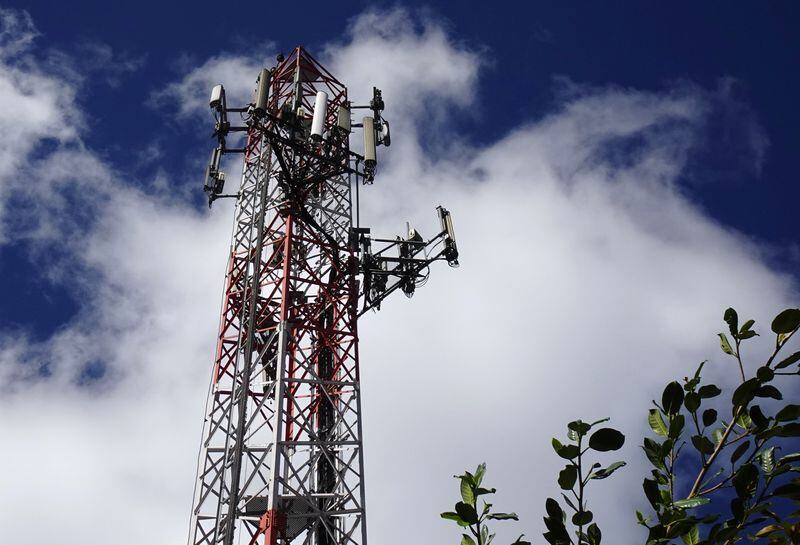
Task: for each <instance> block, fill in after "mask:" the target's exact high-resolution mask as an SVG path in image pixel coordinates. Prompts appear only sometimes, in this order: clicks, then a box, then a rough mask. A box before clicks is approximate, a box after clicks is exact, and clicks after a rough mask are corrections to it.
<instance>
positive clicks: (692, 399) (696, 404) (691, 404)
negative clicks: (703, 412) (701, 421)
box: [683, 392, 700, 413]
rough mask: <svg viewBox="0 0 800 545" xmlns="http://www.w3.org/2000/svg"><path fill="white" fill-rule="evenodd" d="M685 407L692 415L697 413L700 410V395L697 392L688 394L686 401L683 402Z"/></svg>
mask: <svg viewBox="0 0 800 545" xmlns="http://www.w3.org/2000/svg"><path fill="white" fill-rule="evenodd" d="M683 406H684V407H686V410H688V411H689V412H690V413H693V412H695V411H696V410H697V409H699V408H700V395H699V394H697V393H695V392H689V393H688V394H686V399H684V400H683Z"/></svg>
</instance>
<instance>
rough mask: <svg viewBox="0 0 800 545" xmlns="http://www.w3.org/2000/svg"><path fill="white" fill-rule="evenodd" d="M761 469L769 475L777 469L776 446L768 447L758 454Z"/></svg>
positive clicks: (757, 458)
mask: <svg viewBox="0 0 800 545" xmlns="http://www.w3.org/2000/svg"><path fill="white" fill-rule="evenodd" d="M756 460H758V464H759V465H760V466H761V471H763V472H764V473H766V474H767V475H769V474H770V473H772V472H773V471H774V470H775V447H768V448H765V449H763V450H762V451H761V452H759V453H758V454H756Z"/></svg>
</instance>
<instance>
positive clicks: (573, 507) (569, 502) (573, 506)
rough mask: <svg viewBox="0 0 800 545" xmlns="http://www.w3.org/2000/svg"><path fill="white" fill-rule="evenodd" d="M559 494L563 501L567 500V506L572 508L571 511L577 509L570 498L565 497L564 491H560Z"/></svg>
mask: <svg viewBox="0 0 800 545" xmlns="http://www.w3.org/2000/svg"><path fill="white" fill-rule="evenodd" d="M561 496H562V497H563V498H564V501H565V502H567V505H569V506H570V507H571V508H572V510H573V511H577V510H578V508H577V507H575V504H574V503H572V500H571V499H569V498H568V497H567V495H566V494H564V493H563V492H562V493H561Z"/></svg>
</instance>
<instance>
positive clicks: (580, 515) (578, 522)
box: [572, 511, 594, 526]
mask: <svg viewBox="0 0 800 545" xmlns="http://www.w3.org/2000/svg"><path fill="white" fill-rule="evenodd" d="M592 518H594V515H593V514H592V512H591V511H578V512H577V513H575V514H574V515H572V524H574V525H575V526H583V525H584V524H589V523H590V522H592Z"/></svg>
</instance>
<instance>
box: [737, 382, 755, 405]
mask: <svg viewBox="0 0 800 545" xmlns="http://www.w3.org/2000/svg"><path fill="white" fill-rule="evenodd" d="M759 385H760V383H759V381H758V379H757V378H751V379H748V380H746V381H744V382H743V383H741V384H740V385H739V386H738V387H737V388H736V390H734V392H733V398H732V401H733V405H734V406H736V407H744V406H746V405H747V404H748V403H750V401H752V399H753V397H754V395H755V390H756V389H757V388H758V387H759Z"/></svg>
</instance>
